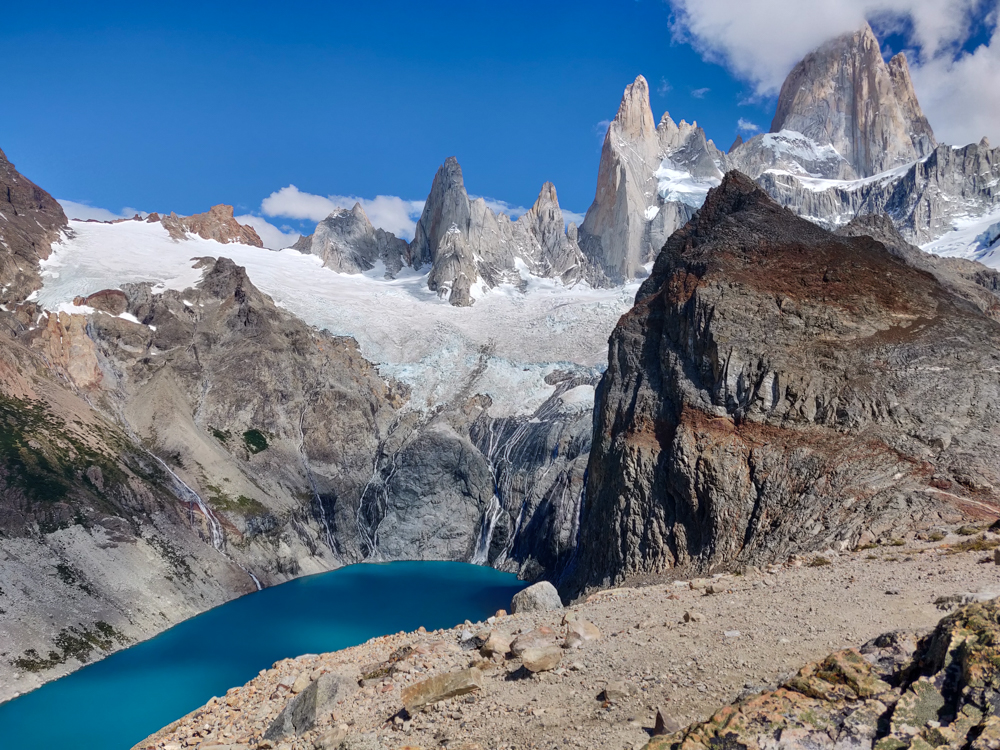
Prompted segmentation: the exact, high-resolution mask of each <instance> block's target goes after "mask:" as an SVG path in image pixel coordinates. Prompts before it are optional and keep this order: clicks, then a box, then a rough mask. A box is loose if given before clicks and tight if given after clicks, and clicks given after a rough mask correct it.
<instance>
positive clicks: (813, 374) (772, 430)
mask: <svg viewBox="0 0 1000 750" xmlns="http://www.w3.org/2000/svg"><path fill="white" fill-rule="evenodd" d="M998 357H1000V328H998V327H997V324H996V322H995V321H994V320H992V319H991V318H989V317H988V316H987V315H985V314H983V312H981V311H980V309H977V308H976V307H973V306H972V305H969V304H968V303H967V301H966V300H965V299H963V298H962V297H961V296H959V295H956V294H954V293H952V292H951V291H949V289H948V288H946V287H945V286H943V285H942V284H941V282H939V281H938V280H937V279H935V278H934V277H933V276H931V275H930V274H928V273H926V272H925V271H923V270H919V269H916V268H913V267H912V266H909V265H907V264H906V263H905V262H904V261H903V260H902V259H900V258H898V257H896V256H894V255H893V254H892V253H890V252H889V251H888V250H887V249H886V247H885V246H884V245H883V244H881V243H879V242H877V241H875V240H873V239H871V238H865V237H859V238H849V239H848V238H843V237H837V236H834V235H832V234H830V233H828V232H826V231H825V230H823V229H821V228H819V227H817V226H815V225H814V224H811V223H809V222H807V221H804V220H802V219H799V218H797V217H795V216H794V215H792V214H791V213H790V212H788V211H786V210H784V209H782V208H780V207H779V206H777V205H776V204H775V203H774V202H773V201H771V200H770V199H769V198H768V197H767V195H766V194H765V193H764V192H763V191H762V190H761V189H760V188H758V187H757V186H756V185H755V184H754V183H753V182H752V181H750V180H749V179H748V178H746V177H745V176H743V175H741V174H739V173H737V172H733V173H730V174H728V175H726V178H725V180H724V181H723V183H722V185H721V186H720V187H719V188H717V189H715V190H713V191H712V192H711V193H710V194H709V198H708V200H707V201H706V203H705V206H704V207H703V208H702V209H701V210H700V211H699V212H698V214H697V215H696V216H695V218H694V219H692V221H691V222H690V223H689V224H688V225H686V226H685V227H684V228H683V229H682V230H680V231H678V232H676V233H675V234H674V235H673V236H672V237H671V238H670V240H669V241H668V242H667V244H666V246H665V247H664V250H663V252H662V253H661V255H660V257H659V258H658V259H657V261H656V265H655V266H654V268H653V273H652V275H651V276H650V278H649V279H647V280H646V282H644V283H643V285H642V287H641V288H640V290H639V293H638V295H637V297H636V305H635V307H634V308H633V310H632V311H631V312H630V313H627V314H626V315H625V316H623V317H622V319H621V321H620V322H619V325H618V327H617V328H616V330H615V332H614V334H613V335H612V337H611V341H610V352H609V358H608V360H609V361H608V370H607V372H606V373H605V375H604V378H603V380H602V382H601V386H600V389H599V392H598V400H597V404H596V406H595V428H594V444H593V449H592V451H591V454H590V464H589V469H588V484H587V496H586V497H587V501H586V503H585V504H584V509H583V517H582V519H581V536H580V549H579V550H578V556H579V557H578V563H577V565H576V569H575V571H573V572H572V573H571V574H570V579H572V580H573V581H574V586H575V588H576V589H579V588H581V587H583V586H586V585H588V584H599V583H601V582H606V581H608V580H621V579H622V578H624V577H625V576H628V575H630V574H636V573H645V572H655V571H662V570H665V569H667V568H670V567H672V566H678V565H690V566H694V567H709V566H719V565H732V564H740V563H744V564H745V563H758V562H763V561H768V560H773V559H775V558H777V557H779V556H782V555H788V554H789V553H793V552H800V551H804V550H821V549H826V548H827V547H829V546H831V545H855V544H857V543H859V542H862V541H864V540H866V539H872V538H874V537H878V536H884V535H888V534H895V533H900V532H901V531H902V530H904V529H906V528H912V527H913V526H915V525H919V524H920V523H921V522H924V521H926V520H929V519H935V518H938V517H939V515H942V514H943V515H954V514H956V513H959V514H960V513H972V514H975V513H978V512H982V513H986V514H992V513H996V512H997V511H998V510H1000V498H998V496H997V495H996V493H995V491H994V490H992V489H989V490H984V489H981V488H984V487H994V486H996V485H997V482H998V480H1000V476H997V474H996V470H995V464H994V462H993V461H992V459H991V458H990V456H992V455H994V454H995V451H996V450H997V447H998V446H997V443H998V441H1000V431H998V429H997V428H998V426H1000V425H998V424H997V417H996V415H995V414H994V412H993V411H992V408H991V407H990V403H991V402H992V401H993V399H994V398H995V395H994V394H995V393H996V391H997V389H998V384H997V382H996V380H995V378H993V377H992V375H991V374H990V373H991V368H992V367H993V366H994V365H992V364H991V363H992V362H994V361H995V360H996V358H998ZM945 363H947V364H945ZM942 367H944V368H947V369H946V370H942V369H940V368H942ZM959 436H961V437H960V438H959ZM940 487H948V488H949V489H948V491H947V492H944V491H942V490H940V489H939V488H940ZM973 488H975V489H973ZM609 530H611V531H610V533H609ZM574 586H571V587H570V588H574Z"/></svg>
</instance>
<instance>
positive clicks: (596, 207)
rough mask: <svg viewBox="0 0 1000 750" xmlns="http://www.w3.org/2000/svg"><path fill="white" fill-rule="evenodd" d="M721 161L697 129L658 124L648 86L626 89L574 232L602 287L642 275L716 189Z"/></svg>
mask: <svg viewBox="0 0 1000 750" xmlns="http://www.w3.org/2000/svg"><path fill="white" fill-rule="evenodd" d="M722 157H723V154H722V153H721V152H719V150H718V149H716V148H715V145H714V144H713V143H712V142H711V141H707V140H706V139H705V133H704V131H703V130H702V129H701V128H699V127H698V126H697V124H696V123H692V124H691V125H688V124H687V123H686V122H684V121H683V120H682V121H681V122H680V124H679V125H678V124H675V123H674V121H673V120H671V119H670V116H669V115H667V114H664V115H663V117H662V118H661V120H660V124H659V125H658V126H657V125H656V124H655V122H654V120H653V113H652V110H651V109H650V103H649V85H648V84H647V83H646V79H645V78H643V77H642V76H639V77H637V78H636V79H635V81H634V82H633V83H631V84H629V86H628V87H626V89H625V93H624V95H623V96H622V101H621V104H620V105H619V107H618V113H617V114H616V115H615V118H614V120H612V121H611V124H610V125H609V126H608V132H607V135H606V136H605V137H604V146H603V148H602V149H601V163H600V167H599V168H598V175H597V193H596V195H595V197H594V202H593V204H592V205H591V206H590V208H589V209H588V210H587V216H586V218H585V219H584V221H583V224H582V225H581V226H580V230H579V237H580V239H579V242H580V247H581V248H582V249H583V252H584V254H585V255H586V256H587V257H588V258H589V259H590V260H591V261H592V262H593V263H594V264H595V265H596V266H597V267H598V268H599V269H600V270H601V271H602V272H603V275H604V277H605V278H606V281H605V283H608V282H610V283H620V282H621V281H623V280H626V279H633V278H636V277H637V276H640V275H642V273H643V266H644V265H645V264H646V263H649V262H650V261H651V260H652V259H653V258H654V257H655V255H656V253H657V252H658V251H659V248H660V247H662V245H663V242H664V241H665V240H666V238H667V237H668V236H669V235H670V234H671V233H672V232H673V231H674V230H675V229H676V228H677V227H679V226H681V225H682V224H684V222H686V221H687V220H688V219H689V218H690V217H691V214H692V213H693V212H694V210H695V209H696V208H697V207H698V206H700V205H701V202H702V200H704V196H705V193H706V192H707V191H708V188H709V187H711V186H712V185H715V184H718V181H719V179H720V178H721V177H722V172H720V171H719V167H718V163H719V160H721V158H722Z"/></svg>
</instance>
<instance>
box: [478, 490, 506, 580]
mask: <svg viewBox="0 0 1000 750" xmlns="http://www.w3.org/2000/svg"><path fill="white" fill-rule="evenodd" d="M501 513H503V508H502V507H501V505H500V501H499V500H498V499H497V496H496V493H495V492H494V494H493V497H491V498H490V504H489V505H488V506H487V508H486V512H485V513H484V514H483V523H482V527H481V528H480V529H479V540H478V541H477V542H476V551H475V552H474V553H473V554H472V560H471V562H472V564H473V565H486V564H487V563H488V562H489V554H490V543H491V542H492V541H493V529H494V528H495V527H496V525H497V521H498V520H499V519H500V514H501Z"/></svg>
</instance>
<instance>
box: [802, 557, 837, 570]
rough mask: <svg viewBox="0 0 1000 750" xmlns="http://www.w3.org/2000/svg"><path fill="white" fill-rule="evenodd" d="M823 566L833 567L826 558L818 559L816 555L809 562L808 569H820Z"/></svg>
mask: <svg viewBox="0 0 1000 750" xmlns="http://www.w3.org/2000/svg"><path fill="white" fill-rule="evenodd" d="M824 565H833V563H832V562H830V561H829V560H828V559H827V558H825V557H820V556H819V555H817V556H816V557H814V558H813V559H812V560H810V561H809V565H808V567H810V568H822V567H823V566H824Z"/></svg>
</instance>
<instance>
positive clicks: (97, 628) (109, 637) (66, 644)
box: [10, 620, 128, 672]
mask: <svg viewBox="0 0 1000 750" xmlns="http://www.w3.org/2000/svg"><path fill="white" fill-rule="evenodd" d="M116 642H117V643H118V644H119V645H122V646H127V645H128V638H126V637H125V636H124V635H123V634H122V633H120V632H118V631H117V630H115V628H114V626H112V625H109V624H108V623H106V622H104V621H103V620H98V621H97V622H95V623H94V627H93V629H91V628H87V627H84V626H83V625H80V626H78V627H77V626H73V625H70V626H69V627H68V628H63V629H62V630H61V631H59V635H57V636H56V637H55V646H56V648H57V649H58V651H57V650H52V651H49V653H48V656H41V655H40V654H39V653H38V652H37V651H36V650H35V649H33V648H29V649H28V650H27V651H25V652H24V654H23V655H21V656H19V657H18V658H16V659H13V660H12V661H11V662H10V663H11V665H13V666H14V667H16V668H17V669H20V670H22V671H24V672H42V671H44V670H46V669H52V668H53V667H57V666H59V665H60V664H64V663H66V661H68V660H69V659H76V660H77V661H79V662H80V663H81V664H86V663H87V662H88V661H89V660H90V655H91V654H92V653H93V652H94V651H96V650H100V651H103V652H105V653H107V652H109V651H111V650H112V649H113V648H114V646H115V643H116Z"/></svg>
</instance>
